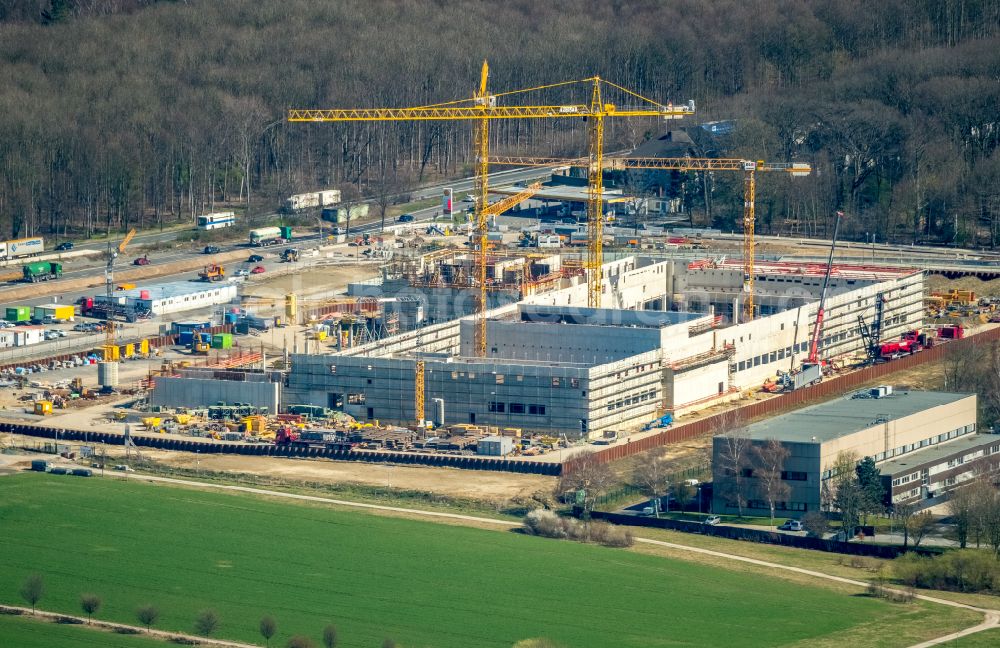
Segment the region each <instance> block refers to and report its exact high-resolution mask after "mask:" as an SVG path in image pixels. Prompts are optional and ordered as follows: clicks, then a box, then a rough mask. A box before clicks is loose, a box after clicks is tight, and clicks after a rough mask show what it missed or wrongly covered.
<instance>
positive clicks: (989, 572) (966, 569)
mask: <svg viewBox="0 0 1000 648" xmlns="http://www.w3.org/2000/svg"><path fill="white" fill-rule="evenodd" d="M892 567H893V573H894V575H895V576H896V578H897V579H898V580H899V581H900V582H902V583H904V584H906V585H908V586H910V587H924V588H927V589H944V590H954V591H957V592H1000V563H998V562H997V561H996V559H994V558H993V555H992V554H991V553H989V552H986V551H978V550H975V549H959V550H957V551H950V552H947V553H944V554H941V555H940V556H936V557H934V558H924V557H921V556H917V555H914V554H906V555H904V556H901V557H899V558H897V559H896V560H895V561H894V562H893V565H892Z"/></svg>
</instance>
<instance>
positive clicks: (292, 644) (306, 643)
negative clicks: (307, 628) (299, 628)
mask: <svg viewBox="0 0 1000 648" xmlns="http://www.w3.org/2000/svg"><path fill="white" fill-rule="evenodd" d="M285 645H286V646H287V647H288V648H313V646H315V645H316V644H314V643H313V640H312V639H310V638H309V637H306V636H304V635H295V636H294V637H292V638H291V639H289V640H288V643H287V644H285Z"/></svg>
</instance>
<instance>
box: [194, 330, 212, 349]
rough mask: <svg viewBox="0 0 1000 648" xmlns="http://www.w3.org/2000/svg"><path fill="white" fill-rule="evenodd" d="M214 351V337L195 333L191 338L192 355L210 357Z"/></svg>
mask: <svg viewBox="0 0 1000 648" xmlns="http://www.w3.org/2000/svg"><path fill="white" fill-rule="evenodd" d="M211 350H212V336H211V335H210V334H208V333H199V332H198V331H195V332H194V334H193V335H192V336H191V353H194V354H197V355H208V352H209V351H211Z"/></svg>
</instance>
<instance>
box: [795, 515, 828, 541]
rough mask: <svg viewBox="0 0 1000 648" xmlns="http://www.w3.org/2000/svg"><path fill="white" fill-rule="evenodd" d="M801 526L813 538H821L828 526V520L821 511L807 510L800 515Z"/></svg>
mask: <svg viewBox="0 0 1000 648" xmlns="http://www.w3.org/2000/svg"><path fill="white" fill-rule="evenodd" d="M802 528H803V529H805V530H806V533H807V534H808V535H809V536H810V537H813V538H822V537H823V535H824V534H825V533H826V530H827V529H829V528H830V521H829V520H828V519H827V518H826V516H825V515H823V513H822V512H821V511H809V512H808V513H806V514H805V515H803V516H802Z"/></svg>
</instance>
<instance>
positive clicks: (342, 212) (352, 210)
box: [322, 204, 368, 223]
mask: <svg viewBox="0 0 1000 648" xmlns="http://www.w3.org/2000/svg"><path fill="white" fill-rule="evenodd" d="M348 214H350V217H351V218H350V219H351V220H352V221H353V220H357V219H359V218H364V217H365V216H367V215H368V205H366V204H361V205H352V206H351V207H349V208H348V207H327V208H325V209H324V210H323V215H322V217H323V220H325V221H328V222H330V223H346V222H347V216H348Z"/></svg>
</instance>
